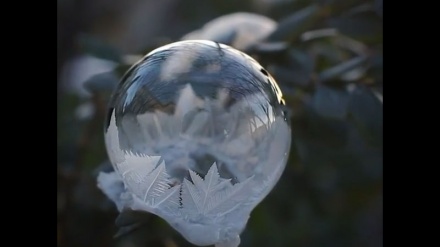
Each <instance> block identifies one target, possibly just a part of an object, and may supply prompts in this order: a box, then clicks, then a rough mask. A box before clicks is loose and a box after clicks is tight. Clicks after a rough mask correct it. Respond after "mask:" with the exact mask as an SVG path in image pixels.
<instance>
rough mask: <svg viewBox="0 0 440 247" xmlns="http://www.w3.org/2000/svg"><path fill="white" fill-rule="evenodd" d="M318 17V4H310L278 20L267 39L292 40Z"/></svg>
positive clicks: (313, 23)
mask: <svg viewBox="0 0 440 247" xmlns="http://www.w3.org/2000/svg"><path fill="white" fill-rule="evenodd" d="M319 18H320V8H319V7H318V5H310V6H308V7H306V8H304V9H302V10H300V11H298V12H295V13H294V14H292V15H291V16H288V17H287V18H285V19H283V20H281V21H280V23H279V24H278V27H277V28H276V29H275V31H273V32H272V33H271V34H270V35H269V36H268V38H267V40H268V41H294V40H296V39H298V38H299V36H300V35H301V34H302V33H303V32H304V31H306V30H308V29H309V28H311V27H312V26H313V25H315V23H316V22H317V20H319Z"/></svg>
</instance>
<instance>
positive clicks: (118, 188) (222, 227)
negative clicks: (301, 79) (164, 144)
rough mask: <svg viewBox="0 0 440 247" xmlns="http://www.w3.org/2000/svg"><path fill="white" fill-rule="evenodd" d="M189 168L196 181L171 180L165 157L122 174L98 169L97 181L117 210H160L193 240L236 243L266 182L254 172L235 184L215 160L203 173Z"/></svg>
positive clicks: (208, 243)
mask: <svg viewBox="0 0 440 247" xmlns="http://www.w3.org/2000/svg"><path fill="white" fill-rule="evenodd" d="M145 161H148V162H153V163H154V162H158V161H160V158H159V157H147V158H145ZM151 166H152V167H154V165H151ZM143 170H145V169H143ZM189 172H190V178H191V180H192V182H191V181H189V180H188V179H185V180H184V181H183V183H181V184H179V185H173V183H172V181H170V179H169V176H168V175H167V172H166V170H165V164H164V162H163V161H162V162H161V163H160V164H159V165H157V166H156V168H155V169H154V170H153V171H151V172H149V173H144V174H142V172H141V173H139V170H136V169H134V170H132V171H128V172H126V173H124V174H122V176H123V178H121V177H120V176H119V175H118V174H117V173H116V172H112V173H100V174H99V176H98V187H99V188H100V189H101V190H102V191H103V192H104V193H105V194H106V195H107V197H108V198H110V199H111V200H112V201H114V203H115V204H116V206H117V208H118V210H119V211H123V210H124V209H125V208H128V209H131V210H138V211H146V212H150V213H153V214H156V215H158V216H159V217H162V218H163V219H165V220H166V221H167V222H168V223H169V224H170V225H171V226H172V227H173V228H175V229H176V230H177V231H178V232H180V233H181V234H182V236H183V237H185V238H186V239H187V240H188V241H189V242H191V243H193V244H195V245H199V246H206V245H212V244H217V245H218V246H238V243H239V242H240V241H239V234H240V233H241V232H242V231H243V229H244V227H245V225H246V223H247V220H248V219H249V215H250V212H251V211H252V209H253V208H254V207H255V206H256V205H257V204H258V203H259V202H260V199H259V198H261V196H262V195H261V193H264V189H263V188H264V186H263V185H264V184H261V183H260V184H259V186H257V184H256V181H255V180H254V177H250V178H249V179H247V180H246V181H244V182H242V183H237V184H234V185H232V183H231V182H230V180H229V179H223V178H221V177H220V176H219V174H218V171H217V166H216V164H215V163H214V164H213V165H212V166H211V168H210V169H209V171H208V173H207V174H206V176H205V178H204V179H202V178H201V177H200V176H199V175H197V174H196V173H195V172H193V171H189ZM275 173H277V172H275ZM275 173H274V174H275ZM269 179H270V178H269ZM269 179H268V180H269ZM124 181H125V182H124ZM236 244H237V245H236Z"/></svg>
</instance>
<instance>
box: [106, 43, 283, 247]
mask: <svg viewBox="0 0 440 247" xmlns="http://www.w3.org/2000/svg"><path fill="white" fill-rule="evenodd" d="M284 110H285V108H284V104H283V100H282V95H281V92H280V90H279V88H278V86H277V85H276V83H275V81H274V80H273V78H272V77H271V76H270V75H269V74H268V73H267V72H266V71H265V70H264V69H263V68H262V67H261V65H259V64H258V63H257V62H256V61H255V60H253V59H252V58H251V57H249V56H247V55H245V54H243V53H241V52H239V51H237V50H235V49H233V48H231V47H229V46H225V45H222V44H218V43H215V42H210V41H182V42H177V43H173V44H170V45H167V46H164V47H161V48H158V49H156V50H154V51H152V52H151V53H150V54H148V55H147V56H145V58H144V59H142V60H141V61H140V62H138V63H137V64H135V65H134V66H133V67H132V68H131V69H130V70H129V71H128V72H127V74H126V75H125V76H124V78H123V79H122V81H121V83H120V85H119V86H118V88H117V90H116V92H115V94H114V96H113V98H112V100H111V102H110V108H109V112H108V118H107V121H106V126H105V140H106V146H107V151H108V154H109V157H110V160H111V162H112V164H113V167H114V169H115V173H113V174H101V175H100V177H99V178H98V182H99V186H100V188H101V189H102V190H103V191H104V192H105V193H106V194H107V195H108V196H109V197H110V198H111V199H112V200H114V201H115V203H116V204H117V206H118V208H119V209H120V210H122V209H123V208H131V209H134V210H142V211H147V212H150V213H154V214H156V215H158V216H160V217H162V218H164V219H165V220H166V221H167V222H168V223H169V224H170V225H172V226H173V227H174V228H175V229H176V230H177V231H179V232H180V233H181V234H182V235H183V236H184V237H185V238H186V239H187V240H188V241H190V242H192V243H193V244H196V245H200V246H204V245H210V244H217V245H218V246H237V245H238V243H239V234H240V233H241V231H242V230H243V229H244V227H245V225H246V223H247V220H248V218H249V214H250V212H251V211H252V209H253V208H254V207H255V206H256V205H257V204H258V203H259V202H261V200H263V199H264V197H265V196H266V195H267V194H268V193H269V192H270V190H271V189H272V188H273V187H274V185H275V184H276V182H277V181H278V179H279V177H280V176H281V173H282V172H283V170H284V167H285V164H286V160H287V155H288V151H289V148H290V127H289V124H288V121H287V116H285V111H284ZM121 182H122V183H121ZM116 184H123V185H124V186H123V188H120V189H115V188H116V187H115V186H116Z"/></svg>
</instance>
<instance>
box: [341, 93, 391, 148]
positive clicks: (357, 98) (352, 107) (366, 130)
mask: <svg viewBox="0 0 440 247" xmlns="http://www.w3.org/2000/svg"><path fill="white" fill-rule="evenodd" d="M348 111H349V115H350V117H351V119H352V120H353V121H354V123H355V124H356V126H357V127H358V129H359V131H360V133H361V134H362V135H363V136H364V137H365V138H366V140H367V142H368V143H370V144H372V145H375V146H382V143H383V103H382V100H381V98H379V97H378V96H377V95H375V93H374V92H373V91H372V90H371V89H369V88H367V87H362V86H358V87H356V88H355V89H354V91H353V92H351V94H350V101H349V108H348Z"/></svg>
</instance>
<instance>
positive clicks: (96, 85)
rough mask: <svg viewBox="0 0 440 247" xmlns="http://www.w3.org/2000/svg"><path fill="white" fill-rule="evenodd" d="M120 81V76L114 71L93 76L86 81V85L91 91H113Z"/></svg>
mask: <svg viewBox="0 0 440 247" xmlns="http://www.w3.org/2000/svg"><path fill="white" fill-rule="evenodd" d="M118 82H119V78H118V77H117V76H116V75H115V73H114V72H113V71H112V72H105V73H101V74H97V75H94V76H92V77H91V78H90V79H88V80H87V81H86V82H84V87H85V88H86V89H87V90H88V91H89V92H91V93H97V92H113V90H114V89H115V88H116V85H117V84H118Z"/></svg>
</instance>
